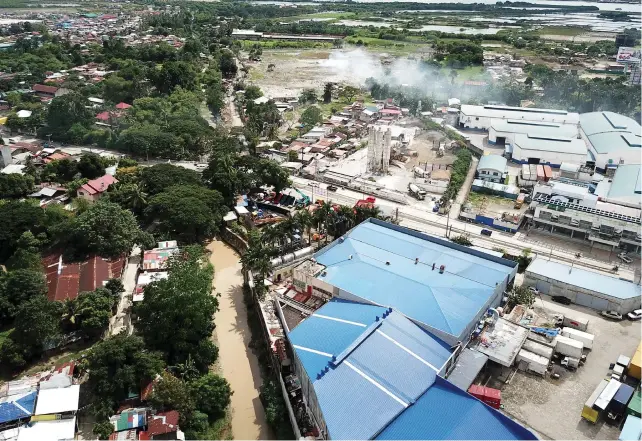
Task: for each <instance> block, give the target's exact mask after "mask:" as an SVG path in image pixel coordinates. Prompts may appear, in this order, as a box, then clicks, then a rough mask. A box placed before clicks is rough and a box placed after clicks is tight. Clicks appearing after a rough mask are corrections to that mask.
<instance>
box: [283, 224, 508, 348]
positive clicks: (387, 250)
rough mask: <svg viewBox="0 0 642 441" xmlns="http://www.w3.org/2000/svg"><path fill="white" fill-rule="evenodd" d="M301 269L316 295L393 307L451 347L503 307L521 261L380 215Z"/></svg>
mask: <svg viewBox="0 0 642 441" xmlns="http://www.w3.org/2000/svg"><path fill="white" fill-rule="evenodd" d="M314 259H315V264H311V263H310V262H305V263H304V264H301V265H299V266H298V267H296V268H294V276H293V278H294V285H295V286H296V287H297V288H299V289H301V290H306V291H310V292H313V293H316V292H319V293H321V294H326V296H328V297H338V298H341V299H345V300H352V301H356V302H360V303H368V304H371V305H379V306H385V307H392V308H394V309H396V310H397V311H399V312H400V313H402V314H403V315H405V316H406V317H407V318H408V319H410V320H412V321H413V322H414V323H416V324H417V325H419V326H420V327H422V328H424V329H426V330H427V331H429V332H431V333H432V334H433V335H435V336H437V337H439V338H440V339H441V340H443V341H445V342H446V343H447V344H449V345H456V344H457V343H458V342H465V341H467V340H468V337H469V336H470V334H471V333H472V331H473V330H474V328H475V327H476V326H477V322H478V320H479V319H480V318H481V317H482V316H483V315H484V314H485V313H486V311H487V310H488V308H490V307H494V306H498V305H499V304H500V302H501V299H502V296H503V293H504V291H505V290H506V288H507V287H508V285H509V284H510V283H511V282H512V281H513V279H514V278H515V274H516V273H517V264H516V263H515V262H513V261H510V260H507V259H502V258H500V257H495V256H492V255H490V254H486V253H483V252H480V251H477V250H474V249H471V248H468V247H464V246H461V245H457V244H454V243H452V242H450V241H447V240H443V239H439V238H436V237H432V236H428V235H425V234H422V233H418V232H416V231H413V230H409V229H407V228H403V227H400V226H397V225H393V224H389V223H386V222H382V221H379V220H375V219H369V220H368V221H366V222H363V223H362V224H360V225H358V226H357V227H355V228H354V229H352V230H351V231H350V232H349V233H348V234H346V235H345V236H343V237H341V238H339V239H338V240H336V241H334V242H333V243H332V244H330V245H329V246H327V247H325V248H324V249H323V250H321V251H319V252H318V253H317V254H315V256H314Z"/></svg>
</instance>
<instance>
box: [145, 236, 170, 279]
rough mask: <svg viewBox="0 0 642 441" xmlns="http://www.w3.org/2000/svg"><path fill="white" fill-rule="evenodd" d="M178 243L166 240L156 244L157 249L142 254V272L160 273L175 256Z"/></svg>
mask: <svg viewBox="0 0 642 441" xmlns="http://www.w3.org/2000/svg"><path fill="white" fill-rule="evenodd" d="M178 251H179V249H178V242H176V241H175V240H166V241H163V242H158V247H156V248H154V249H152V250H147V251H145V252H144V253H143V270H144V271H161V270H163V269H164V268H165V264H166V263H167V260H169V258H170V257H172V256H173V255H174V254H177V253H178Z"/></svg>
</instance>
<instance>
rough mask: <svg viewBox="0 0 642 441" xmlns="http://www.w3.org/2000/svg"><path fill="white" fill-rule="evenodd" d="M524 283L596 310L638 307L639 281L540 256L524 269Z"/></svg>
mask: <svg viewBox="0 0 642 441" xmlns="http://www.w3.org/2000/svg"><path fill="white" fill-rule="evenodd" d="M524 284H526V285H528V286H535V287H536V288H537V289H538V290H539V291H540V292H541V293H543V294H547V295H550V296H564V297H567V298H569V299H570V300H571V301H572V302H573V303H575V304H577V305H582V306H586V307H589V308H592V309H595V310H598V311H607V310H608V311H617V312H619V313H621V314H626V313H628V312H630V311H633V310H635V309H639V308H640V285H638V284H636V283H633V282H629V281H626V280H622V279H616V278H615V277H609V276H607V275H604V274H601V273H596V272H592V271H587V270H585V269H581V268H578V267H571V266H569V265H565V264H562V263H558V262H551V261H549V260H546V259H544V258H541V257H538V258H536V259H535V260H533V262H531V264H530V265H529V266H528V268H527V269H526V272H525V273H524Z"/></svg>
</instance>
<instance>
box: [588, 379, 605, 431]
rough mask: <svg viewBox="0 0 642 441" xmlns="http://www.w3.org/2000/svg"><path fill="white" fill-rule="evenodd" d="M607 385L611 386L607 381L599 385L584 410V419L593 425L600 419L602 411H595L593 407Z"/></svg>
mask: <svg viewBox="0 0 642 441" xmlns="http://www.w3.org/2000/svg"><path fill="white" fill-rule="evenodd" d="M607 384H609V382H608V381H607V380H602V381H601V382H600V384H598V385H597V388H596V389H595V390H594V391H593V393H592V394H591V396H590V397H589V399H588V400H587V401H586V403H584V408H583V409H582V418H584V419H585V420H587V421H590V422H591V423H593V424H595V423H596V422H597V420H598V418H599V417H600V411H599V410H598V409H595V408H594V407H593V405H594V404H595V402H596V401H597V399H598V398H599V397H600V395H601V394H602V392H603V391H604V389H605V388H606V385H607Z"/></svg>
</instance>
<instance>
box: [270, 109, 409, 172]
mask: <svg viewBox="0 0 642 441" xmlns="http://www.w3.org/2000/svg"><path fill="white" fill-rule="evenodd" d="M408 112H409V110H408V109H402V108H400V107H398V106H395V105H394V104H393V103H392V101H391V100H387V101H377V102H374V103H370V104H367V103H364V102H363V101H356V102H354V103H353V104H351V105H348V106H345V107H343V108H342V109H341V110H340V111H339V112H337V113H335V114H333V115H332V116H330V117H329V118H327V119H325V120H324V121H323V122H322V123H321V124H319V125H317V126H315V127H313V128H312V129H310V130H309V131H307V132H306V133H301V135H300V136H299V137H298V138H297V139H295V140H294V141H292V142H290V143H289V144H287V145H281V146H280V147H279V148H275V146H276V145H277V144H276V143H275V142H264V143H261V144H259V146H258V150H259V151H261V152H262V153H263V154H264V155H265V156H268V157H270V158H271V159H274V160H276V161H278V162H280V163H281V166H283V167H285V168H287V169H289V170H290V171H291V172H292V173H301V174H303V175H309V176H314V175H316V173H317V171H318V170H319V169H320V168H323V164H325V163H328V162H333V161H335V160H338V159H342V158H344V157H345V156H347V155H349V154H350V153H352V152H354V151H355V150H357V149H359V148H360V147H362V145H361V144H362V138H363V137H364V136H365V134H366V133H367V131H368V127H369V126H372V125H378V126H383V127H385V126H390V125H392V124H394V123H395V122H397V121H398V120H399V119H400V118H401V117H403V116H406V115H407V114H408ZM290 152H295V153H296V160H293V159H294V155H293V154H291V153H290Z"/></svg>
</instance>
